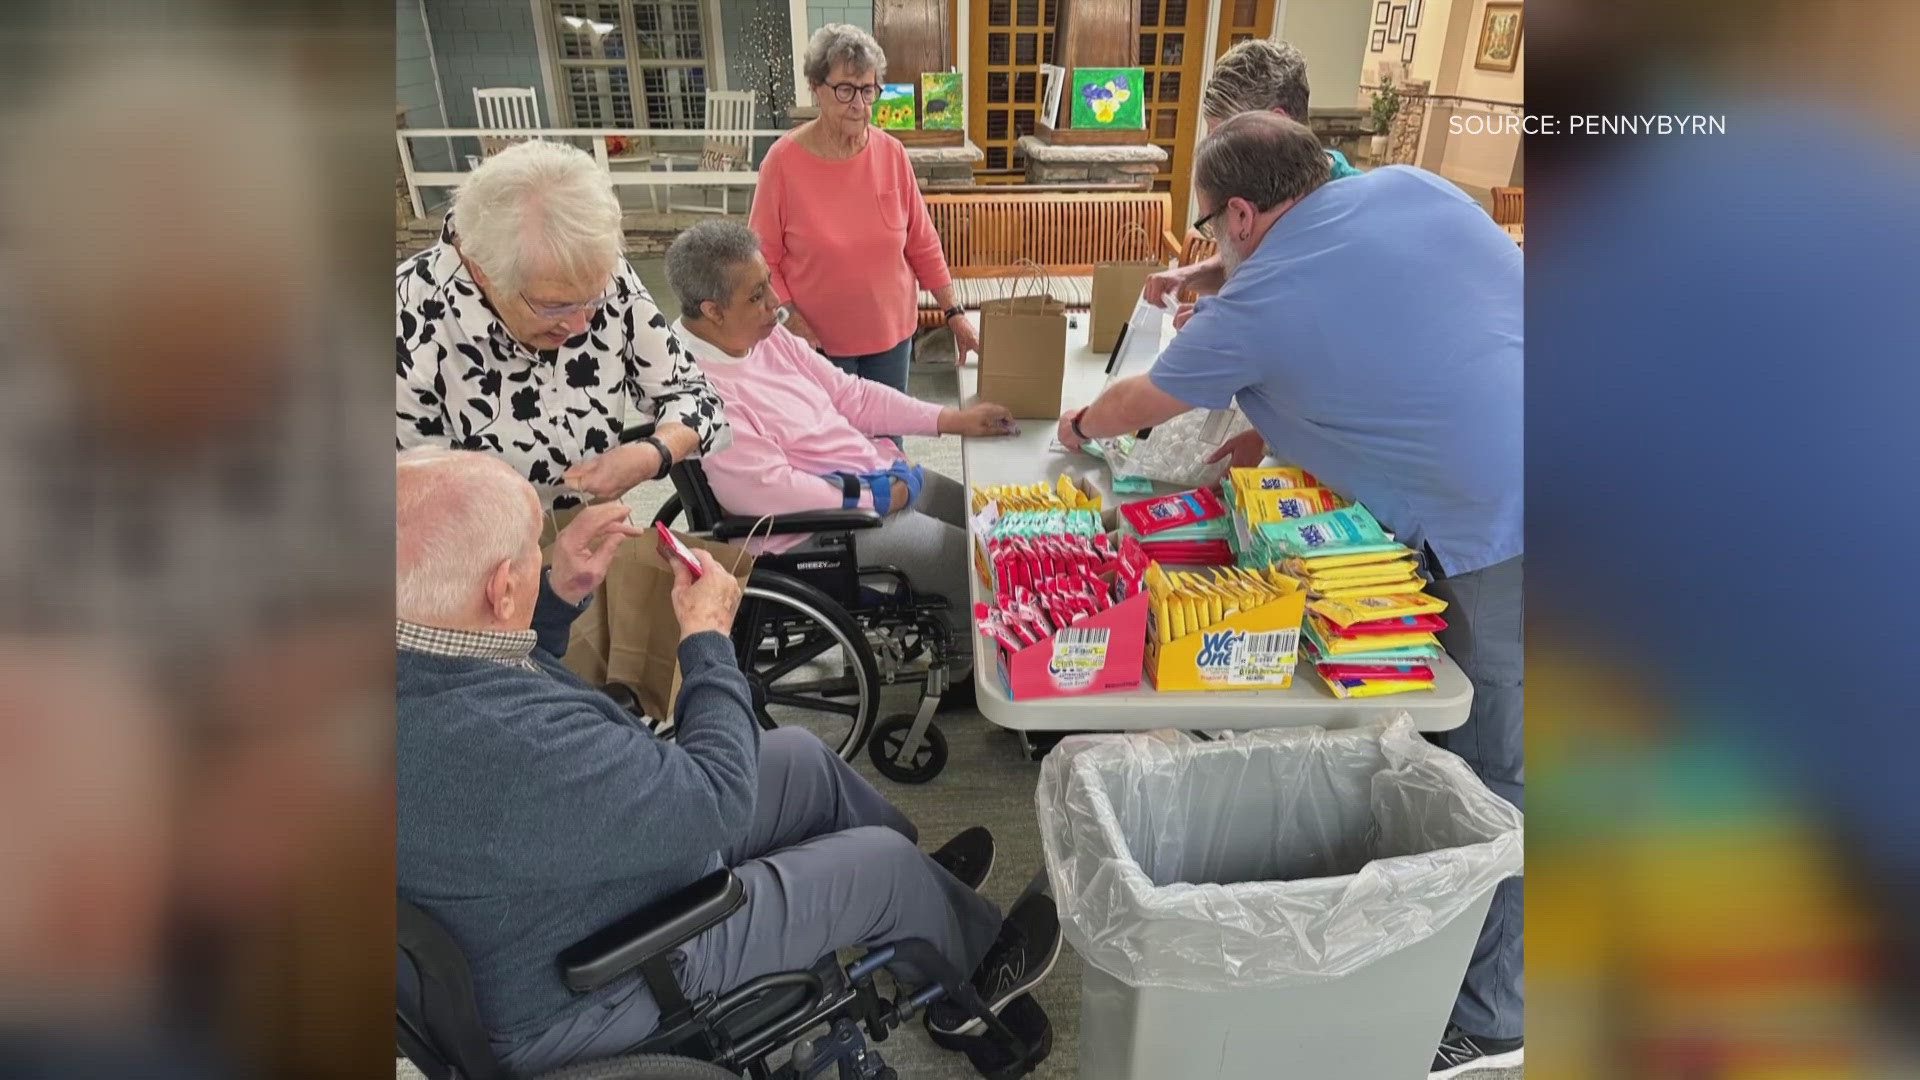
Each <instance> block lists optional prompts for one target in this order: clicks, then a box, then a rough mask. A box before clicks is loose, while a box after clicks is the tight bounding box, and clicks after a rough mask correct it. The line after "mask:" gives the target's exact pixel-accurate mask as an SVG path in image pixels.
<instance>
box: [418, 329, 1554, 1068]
mask: <svg viewBox="0 0 1920 1080" xmlns="http://www.w3.org/2000/svg"><path fill="white" fill-rule="evenodd" d="M926 351H927V353H929V354H931V353H934V352H935V350H934V349H928V350H926ZM946 355H947V356H949V357H950V356H951V346H950V344H949V345H948V347H947V351H946ZM911 390H912V391H913V393H914V395H915V396H917V397H920V398H923V399H925V400H929V401H947V402H952V401H954V400H955V397H956V394H957V392H958V390H957V383H956V382H955V379H954V376H953V373H952V369H951V367H949V366H947V365H945V364H940V363H931V362H919V363H916V365H915V368H914V372H913V379H912V385H911ZM907 453H908V455H909V456H910V457H912V458H913V459H914V460H915V461H919V462H922V463H924V464H925V465H926V466H927V467H928V468H930V469H935V470H938V471H940V472H943V473H946V474H947V475H949V476H952V477H954V478H956V479H958V478H959V477H960V471H961V470H960V443H959V440H957V439H919V438H911V437H910V438H909V439H908V440H907ZM667 494H668V492H667V491H666V490H665V485H644V486H643V487H642V488H641V489H640V490H638V491H636V492H635V493H634V495H633V496H632V497H630V498H629V502H631V503H632V504H633V506H634V508H635V511H636V513H635V514H634V520H636V521H647V520H651V518H652V516H653V513H654V511H655V510H656V509H657V508H658V506H659V504H660V502H661V501H663V500H664V499H665V497H666V495H667ZM889 693H890V694H894V695H898V697H897V699H896V698H889V699H887V700H886V701H884V702H883V703H882V706H881V710H880V715H882V716H885V715H888V714H889V713H892V712H902V711H906V710H907V708H908V706H909V705H910V704H911V702H912V699H913V697H914V692H913V691H912V690H910V689H904V688H894V689H892V690H890V691H889ZM939 723H940V727H941V729H942V730H943V731H944V732H945V734H946V736H947V739H948V742H949V744H950V748H951V753H952V756H951V758H950V759H949V762H948V765H947V768H946V771H945V772H943V773H942V774H941V775H940V776H938V777H937V778H935V779H934V780H933V781H931V782H930V783H927V784H924V785H920V786H909V785H903V784H895V783H893V782H891V781H888V780H884V779H881V778H880V777H879V776H878V775H877V774H876V773H874V771H873V767H872V765H871V764H870V763H869V762H868V761H867V760H866V756H865V755H864V754H863V755H861V758H860V762H859V768H860V770H861V772H862V774H864V775H866V776H867V777H868V778H869V779H871V780H873V781H874V782H875V784H877V785H878V786H879V787H880V789H881V790H882V791H884V792H886V793H887V795H888V796H889V797H890V798H892V799H893V800H894V802H895V803H896V804H897V805H898V806H899V807H900V808H901V809H902V810H903V811H905V812H906V814H907V816H909V817H910V818H912V819H913V821H914V822H915V823H916V824H917V825H919V827H920V835H921V844H922V846H923V847H925V848H927V849H928V850H932V849H934V848H936V847H938V846H939V845H940V844H941V843H943V842H944V841H945V840H946V839H947V838H948V837H950V836H952V835H953V834H954V833H956V832H959V831H960V830H961V829H964V828H966V827H968V826H970V825H985V826H987V827H988V828H990V829H992V830H993V834H994V837H995V839H996V843H997V848H998V854H997V857H996V865H995V869H994V873H993V877H992V879H991V880H990V881H988V883H987V886H986V889H985V891H986V893H987V895H988V896H990V897H991V898H992V899H993V900H994V901H995V902H997V903H999V904H1000V905H1001V906H1002V907H1003V908H1004V907H1005V906H1006V905H1007V904H1008V903H1009V902H1010V901H1012V900H1013V899H1014V898H1015V897H1016V896H1017V895H1019V893H1020V890H1021V889H1022V888H1023V887H1025V885H1026V883H1027V881H1028V880H1029V879H1030V878H1031V877H1032V876H1033V874H1034V873H1035V872H1036V871H1037V870H1039V869H1040V868H1041V855H1040V835H1039V829H1038V827H1037V825H1036V823H1035V819H1034V808H1033V789H1034V783H1035V781H1036V780H1037V779H1038V777H1039V765H1038V764H1036V763H1033V762H1030V761H1028V760H1027V757H1026V754H1025V752H1024V751H1023V749H1022V746H1021V742H1020V739H1019V737H1018V736H1017V735H1016V734H1014V733H1013V732H1011V731H1008V730H1006V729H1003V728H1000V727H997V726H995V725H994V724H993V723H992V722H990V721H988V720H987V719H986V718H985V717H983V716H981V715H980V714H979V713H977V712H970V713H962V714H948V715H944V716H942V717H941V718H940V720H939ZM1035 996H1036V998H1037V999H1038V1000H1039V1002H1040V1004H1041V1006H1042V1007H1043V1008H1045V1009H1046V1011H1047V1013H1048V1015H1049V1016H1050V1017H1051V1018H1052V1020H1053V1029H1054V1037H1053V1046H1054V1049H1053V1054H1052V1056H1051V1057H1049V1058H1048V1059H1047V1061H1046V1063H1045V1064H1043V1065H1042V1066H1041V1067H1040V1068H1039V1069H1038V1070H1037V1071H1035V1072H1034V1073H1033V1074H1032V1075H1033V1076H1034V1077H1035V1078H1037V1080H1067V1078H1072V1077H1075V1076H1077V1075H1078V1058H1077V1054H1076V1049H1077V1047H1078V1045H1079V1031H1080V962H1079V958H1078V957H1076V956H1075V955H1074V952H1073V950H1072V949H1071V948H1065V949H1063V950H1062V951H1061V955H1060V963H1059V966H1057V967H1056V968H1055V969H1054V972H1053V975H1052V977H1051V978H1050V979H1048V980H1047V982H1046V983H1044V984H1043V985H1042V986H1041V987H1040V988H1039V989H1038V990H1037V991H1036V992H1035ZM881 1052H882V1054H883V1055H884V1056H885V1058H886V1061H887V1064H888V1065H890V1066H892V1067H893V1068H894V1069H896V1070H897V1071H898V1072H899V1074H900V1076H901V1077H902V1078H903V1080H970V1078H973V1077H976V1076H978V1074H977V1073H975V1072H974V1071H973V1069H972V1067H971V1066H970V1065H969V1064H968V1063H967V1060H966V1058H964V1057H962V1056H961V1055H958V1054H953V1053H949V1052H947V1051H945V1050H942V1049H940V1048H939V1047H937V1046H935V1045H933V1043H932V1041H931V1040H929V1039H928V1038H927V1035H926V1032H925V1031H924V1030H923V1029H922V1028H921V1027H920V1025H919V1024H918V1023H914V1024H910V1025H908V1026H907V1027H906V1028H904V1029H902V1030H901V1031H899V1032H896V1033H895V1034H894V1035H893V1036H892V1037H891V1038H890V1039H888V1041H887V1042H885V1043H884V1044H881ZM1274 1076H1275V1078H1276V1080H1286V1078H1287V1074H1286V1072H1285V1070H1284V1068H1277V1069H1276V1071H1275V1073H1274ZM1472 1076H1473V1077H1474V1078H1475V1080H1519V1077H1520V1076H1521V1070H1519V1069H1503V1070H1498V1071H1490V1072H1481V1073H1475V1074H1472ZM397 1080H418V1073H416V1072H414V1070H413V1069H412V1067H411V1066H410V1065H408V1064H407V1063H406V1062H404V1061H402V1062H400V1063H399V1067H398V1070H397ZM1089 1080H1095V1078H1089ZM1298 1080H1313V1078H1305V1077H1302V1078H1298Z"/></svg>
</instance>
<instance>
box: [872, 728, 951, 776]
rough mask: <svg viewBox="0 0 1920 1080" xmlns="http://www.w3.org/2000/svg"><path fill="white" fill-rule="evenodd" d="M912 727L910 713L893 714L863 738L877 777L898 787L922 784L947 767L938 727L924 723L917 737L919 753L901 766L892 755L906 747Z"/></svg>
mask: <svg viewBox="0 0 1920 1080" xmlns="http://www.w3.org/2000/svg"><path fill="white" fill-rule="evenodd" d="M911 727H913V714H912V713H895V714H893V715H892V716H889V717H887V718H886V719H885V720H882V721H880V723H879V724H878V725H877V726H876V727H875V728H874V729H873V734H872V735H869V736H868V737H867V757H868V759H869V760H871V761H872V762H873V767H874V768H875V769H877V770H879V773H880V775H881V776H884V777H886V778H887V779H889V780H892V781H894V782H895V783H899V784H924V783H926V782H927V781H929V780H931V779H933V778H934V777H936V776H939V775H940V771H941V770H942V769H945V768H946V767H947V736H946V734H945V733H944V732H942V731H941V730H940V726H939V725H938V724H928V725H927V730H926V733H925V734H923V735H922V736H921V737H920V752H919V753H918V754H917V755H915V756H914V759H913V760H912V761H911V762H907V763H904V764H903V763H901V762H898V761H895V760H894V759H893V755H894V754H895V753H897V752H898V751H899V749H900V748H901V747H903V746H905V745H906V742H907V730H908V729H909V728H911Z"/></svg>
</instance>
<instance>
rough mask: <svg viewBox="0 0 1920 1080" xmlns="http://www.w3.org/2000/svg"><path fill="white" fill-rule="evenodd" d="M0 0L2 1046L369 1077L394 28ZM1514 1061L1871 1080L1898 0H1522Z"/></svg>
mask: <svg viewBox="0 0 1920 1080" xmlns="http://www.w3.org/2000/svg"><path fill="white" fill-rule="evenodd" d="M388 14H389V13H388V12H387V10H386V9H385V7H384V6H382V5H377V4H369V3H361V2H358V0H310V2H309V3H305V4H301V3H280V4H241V3H238V2H234V3H230V4H222V3H205V4H183V3H171V2H166V3H163V2H149V3H77V2H65V3H53V2H51V0H40V2H36V0H14V2H12V3H9V4H7V5H5V6H4V14H0V59H3V60H4V63H0V80H3V81H0V85H3V86H4V90H5V92H4V94H0V101H3V102H5V103H6V104H5V109H4V111H5V115H6V119H5V123H6V125H7V128H6V133H7V135H8V138H7V139H6V140H5V141H4V143H0V318H4V319H5V320H6V323H7V325H6V326H5V327H4V332H0V1074H3V1075H7V1076H14V1075H19V1076H79V1075H123V1074H124V1075H139V1076H152V1077H170V1076H181V1077H189V1076H191V1077H199V1076H291V1077H307V1076H312V1077H322V1076H328V1077H330V1076H380V1075H385V1074H386V1072H387V1070H388V1069H390V1068H391V1067H392V1066H391V1062H392V1055H393V1051H392V1044H391V1034H390V1032H391V1028H390V1025H389V1020H388V1004H389V995H390V994H391V985H392V984H391V978H390V964H391V956H392V953H391V950H390V942H391V934H392V915H391V913H392V902H391V898H392V857H393V847H392V769H393V761H392V752H391V737H392V728H391V725H392V711H391V709H392V706H391V697H390V696H389V694H390V686H391V670H390V665H391V659H390V656H391V654H390V652H389V651H388V644H387V641H388V639H387V622H386V620H387V618H388V613H389V610H390V599H389V590H390V589H391V584H390V582H391V578H390V577H389V576H388V573H387V557H388V553H389V550H390V540H391V520H392V519H391V516H390V515H391V502H390V498H389V496H390V494H391V490H390V487H389V485H390V484H391V480H390V479H389V477H390V475H391V474H390V473H388V472H387V466H386V458H387V456H388V453H389V446H390V442H389V440H390V437H391V436H390V435H389V430H390V428H389V424H388V419H387V416H388V414H387V408H388V403H387V400H386V396H387V387H388V383H387V378H386V375H385V362H384V361H383V360H382V359H381V356H382V354H383V350H385V349H386V348H387V344H386V342H387V325H388V319H389V318H390V316H389V315H388V303H389V300H388V294H387V285H386V282H387V280H388V277H387V275H388V274H389V273H390V271H391V267H392V251H391V249H389V248H388V246H387V228H388V220H387V219H388V214H389V205H390V203H389V188H390V185H391V184H392V182H393V181H392V177H393V171H394V162H395V158H394V153H395V151H394V144H393V141H392V135H391V124H392V121H393V111H392V110H393V102H392V100H391V98H392V90H391V87H392V83H391V81H390V80H391V77H392V76H391V66H392V62H393V40H392V39H393V32H394V31H393V26H394V24H393V22H392V21H391V20H390V19H389V18H388ZM1525 32H1526V35H1527V37H1528V39H1529V46H1528V49H1529V51H1530V52H1531V53H1532V54H1533V61H1532V65H1531V73H1530V76H1529V85H1528V86H1527V88H1526V94H1527V97H1526V100H1527V101H1528V108H1529V110H1530V111H1533V112H1537V113H1545V114H1553V115H1556V116H1559V117H1563V118H1564V117H1566V116H1569V115H1572V114H1576V113H1578V114H1583V115H1590V114H1617V113H1645V112H1656V113H1669V114H1694V113H1699V114H1707V115H1721V116H1725V117H1726V134H1724V135H1716V136H1670V137H1666V138H1660V137H1640V138H1630V137H1605V136H1562V137H1559V138H1553V139H1543V138H1538V137H1532V138H1529V139H1528V140H1527V143H1528V145H1527V147H1526V151H1525V153H1526V158H1527V170H1528V172H1529V173H1530V174H1531V176H1530V178H1529V179H1530V182H1529V184H1528V186H1529V187H1531V188H1533V189H1534V191H1533V200H1532V201H1533V210H1532V215H1531V217H1532V222H1531V224H1532V225H1533V230H1532V231H1533V235H1532V237H1531V243H1530V244H1529V245H1528V249H1527V260H1528V263H1529V265H1528V278H1529V280H1528V290H1529V294H1530V295H1529V306H1528V323H1529V326H1528V336H1529V338H1530V342H1529V345H1530V352H1529V376H1528V379H1529V401H1528V423H1529V430H1530V431H1531V432H1532V438H1531V439H1530V441H1529V446H1528V475H1529V477H1530V487H1531V489H1532V490H1530V491H1529V493H1528V501H1529V503H1530V504H1531V517H1530V520H1529V533H1530V535H1529V546H1530V547H1531V548H1532V551H1533V558H1532V560H1531V561H1532V562H1533V566H1534V570H1533V581H1532V585H1531V592H1530V598H1529V607H1530V613H1531V615H1532V619H1533V633H1532V635H1531V636H1530V638H1529V651H1530V653H1531V656H1530V661H1531V666H1532V669H1533V680H1532V681H1533V687H1532V695H1531V702H1530V711H1529V719H1528V723H1529V728H1530V743H1529V757H1530V759H1531V761H1530V764H1531V766H1532V769H1533V773H1534V776H1533V784H1532V788H1533V791H1532V806H1531V811H1532V813H1531V818H1532V820H1531V823H1530V824H1531V828H1530V830H1529V831H1530V833H1531V837H1530V838H1531V841H1532V843H1531V851H1530V859H1529V861H1530V866H1529V877H1530V878H1531V880H1530V882H1529V885H1528V895H1529V900H1530V912H1529V920H1528V921H1529V924H1530V927H1531V931H1532V932H1531V935H1530V940H1529V953H1530V956H1529V982H1530V983H1531V996H1532V999H1533V1009H1532V1024H1531V1025H1530V1039H1529V1042H1530V1043H1531V1046H1530V1047H1529V1058H1530V1060H1529V1073H1528V1074H1529V1075H1530V1076H1538V1077H1547V1078H1556V1080H1557V1078H1589V1077H1591V1078H1609V1080H1611V1078H1619V1077H1636V1078H1660V1080H1664V1078H1708V1077H1711V1078H1720V1077H1725V1078H1743V1080H1744V1078H1784V1077H1793V1078H1800V1077H1810V1078H1819V1077H1855V1076H1859V1077H1903V1076H1915V1075H1920V1057H1917V1056H1916V1054H1915V1048H1914V1046H1913V1045H1912V1042H1913V1039H1912V1035H1913V1033H1914V1032H1916V1031H1920V1007H1917V1005H1916V1003H1917V1002H1920V995H1916V993H1915V988H1914V985H1913V980H1914V972H1915V971H1916V970H1920V930H1916V926H1915V920H1916V916H1915V913H1916V912H1920V797H1916V796H1915V794H1914V790H1915V784H1914V779H1913V777H1914V773H1915V768H1914V765H1915V762H1916V760H1917V759H1920V736H1917V735H1916V731H1920V727H1917V725H1920V715H1917V714H1920V709H1916V708H1915V706H1914V701H1915V690H1914V688H1913V687H1912V686H1911V685H1910V684H1911V682H1912V680H1913V678H1914V674H1915V672H1916V671H1917V670H1920V667H1917V666H1916V664H1915V662H1914V661H1915V652H1916V650H1915V648H1914V646H1913V641H1914V640H1915V621H1916V612H1920V594H1916V591H1915V587H1914V586H1913V585H1912V584H1911V583H1909V582H1908V580H1907V578H1908V576H1909V574H1910V573H1911V564H1912V558H1911V553H1910V550H1909V548H1908V544H1910V543H1911V542H1912V539H1913V537H1914V536H1915V534H1916V529H1915V525H1916V517H1917V516H1920V511H1917V510H1916V507H1915V501H1914V496H1915V494H1916V483H1915V480H1914V476H1915V465H1916V462H1915V457H1916V454H1915V451H1914V437H1913V434H1912V432H1913V431H1914V429H1915V425H1914V421H1913V417H1912V413H1913V409H1914V403H1915V401H1916V400H1920V394H1916V393H1915V391H1916V390H1920V385H1916V384H1917V383H1920V366H1917V365H1916V360H1917V359H1920V348H1916V345H1915V343H1914V335H1913V333H1912V330H1911V328H1910V326H1909V325H1908V315H1907V313H1908V312H1909V311H1911V310H1912V309H1913V306H1914V305H1913V296H1914V292H1915V284H1916V281H1915V278H1916V274H1915V262H1914V259H1915V256H1914V253H1915V252H1916V251H1920V214H1917V213H1916V210H1920V205H1917V204H1920V152H1917V151H1920V143H1917V141H1916V140H1920V108H1917V106H1920V65H1916V64H1914V63H1913V61H1912V53H1913V50H1914V48H1915V46H1916V44H1920V4H1916V3H1913V2H1912V0H1741V2H1737V3H1735V2H1724V0H1527V3H1526V31H1525Z"/></svg>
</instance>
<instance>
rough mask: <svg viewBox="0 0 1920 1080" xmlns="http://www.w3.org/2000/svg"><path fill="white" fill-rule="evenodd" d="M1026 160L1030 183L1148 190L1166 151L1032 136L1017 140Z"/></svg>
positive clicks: (1165, 158)
mask: <svg viewBox="0 0 1920 1080" xmlns="http://www.w3.org/2000/svg"><path fill="white" fill-rule="evenodd" d="M1019 150H1020V153H1021V155H1022V156H1023V157H1025V158H1026V160H1027V183H1029V184H1086V185H1087V186H1089V187H1123V188H1131V189H1134V190H1137V191H1147V190H1150V189H1151V188H1152V187H1153V178H1154V177H1155V176H1156V175H1158V174H1159V172H1160V170H1161V169H1162V168H1164V167H1165V166H1166V161H1167V152H1166V151H1165V150H1162V149H1160V148H1159V147H1158V146H1154V145H1152V144H1147V145H1144V146H1062V145H1058V144H1052V143H1045V142H1042V141H1040V140H1039V139H1037V138H1035V137H1034V136H1032V135H1027V136H1024V137H1022V138H1021V139H1020V142H1019Z"/></svg>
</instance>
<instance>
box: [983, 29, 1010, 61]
mask: <svg viewBox="0 0 1920 1080" xmlns="http://www.w3.org/2000/svg"><path fill="white" fill-rule="evenodd" d="M1010 55H1011V51H1010V50H1009V49H1008V46H1007V35H1005V34H988V35H987V63H989V64H1004V63H1006V62H1007V59H1008V57H1009V56H1010Z"/></svg>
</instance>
